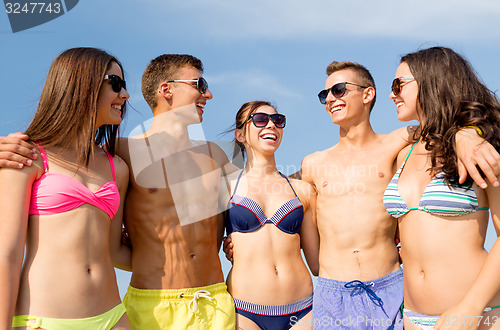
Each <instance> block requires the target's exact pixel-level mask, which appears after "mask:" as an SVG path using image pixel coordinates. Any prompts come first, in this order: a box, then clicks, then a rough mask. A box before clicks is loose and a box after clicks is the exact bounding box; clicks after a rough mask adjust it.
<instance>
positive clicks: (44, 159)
mask: <svg viewBox="0 0 500 330" xmlns="http://www.w3.org/2000/svg"><path fill="white" fill-rule="evenodd" d="M35 142H36V145H37V146H38V149H39V150H40V155H42V162H43V170H44V172H45V173H47V172H48V171H49V162H48V161H47V154H46V153H45V149H44V148H43V145H42V143H41V142H40V141H35Z"/></svg>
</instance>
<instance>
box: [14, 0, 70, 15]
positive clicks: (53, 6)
mask: <svg viewBox="0 0 500 330" xmlns="http://www.w3.org/2000/svg"><path fill="white" fill-rule="evenodd" d="M5 11H6V12H7V14H42V13H49V14H59V13H60V12H61V4H60V3H58V2H56V3H45V2H27V3H24V4H21V3H19V2H7V3H5Z"/></svg>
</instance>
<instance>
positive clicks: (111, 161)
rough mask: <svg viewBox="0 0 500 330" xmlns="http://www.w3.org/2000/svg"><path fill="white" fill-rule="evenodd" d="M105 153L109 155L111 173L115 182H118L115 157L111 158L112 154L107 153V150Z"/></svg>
mask: <svg viewBox="0 0 500 330" xmlns="http://www.w3.org/2000/svg"><path fill="white" fill-rule="evenodd" d="M103 150H104V149H103ZM104 152H105V153H106V154H107V155H108V159H109V165H111V172H112V173H113V181H116V175H115V161H114V160H113V156H111V154H110V153H109V152H107V151H106V150H104Z"/></svg>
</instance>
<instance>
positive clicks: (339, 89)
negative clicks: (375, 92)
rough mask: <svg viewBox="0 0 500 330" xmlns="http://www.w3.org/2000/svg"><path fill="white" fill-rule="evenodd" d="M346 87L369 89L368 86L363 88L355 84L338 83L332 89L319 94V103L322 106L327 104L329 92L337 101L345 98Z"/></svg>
mask: <svg viewBox="0 0 500 330" xmlns="http://www.w3.org/2000/svg"><path fill="white" fill-rule="evenodd" d="M345 85H354V86H358V87H361V88H368V87H367V86H361V85H358V84H353V83H350V82H341V83H337V84H335V85H333V86H332V87H330V88H329V89H324V90H322V91H321V92H319V93H318V98H319V101H320V102H321V104H325V103H326V97H327V96H328V93H329V92H331V93H332V95H333V97H335V98H336V99H338V98H339V97H342V96H344V95H345V91H346V88H345Z"/></svg>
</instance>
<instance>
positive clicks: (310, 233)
mask: <svg viewBox="0 0 500 330" xmlns="http://www.w3.org/2000/svg"><path fill="white" fill-rule="evenodd" d="M294 181H295V182H294V184H295V186H297V188H298V189H297V190H298V191H297V194H298V195H299V199H300V200H301V202H302V204H303V206H304V219H303V221H302V227H301V229H300V245H301V247H302V250H303V251H304V256H305V258H306V261H307V264H308V265H309V269H310V270H311V273H312V274H313V275H314V276H318V273H319V233H318V227H317V224H316V190H315V189H314V187H313V186H312V185H311V184H309V183H307V182H305V181H298V180H294Z"/></svg>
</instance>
